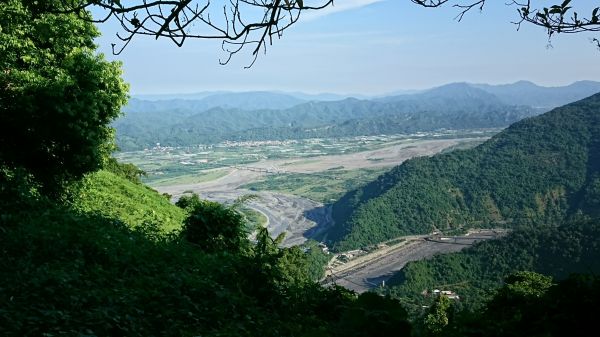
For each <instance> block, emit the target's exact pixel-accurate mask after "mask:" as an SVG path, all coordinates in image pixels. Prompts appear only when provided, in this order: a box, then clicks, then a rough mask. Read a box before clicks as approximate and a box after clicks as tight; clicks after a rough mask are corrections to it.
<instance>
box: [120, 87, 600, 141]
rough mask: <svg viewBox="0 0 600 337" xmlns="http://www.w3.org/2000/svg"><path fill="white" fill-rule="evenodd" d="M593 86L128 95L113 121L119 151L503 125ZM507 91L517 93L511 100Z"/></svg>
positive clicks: (594, 89) (593, 89) (595, 89)
mask: <svg viewBox="0 0 600 337" xmlns="http://www.w3.org/2000/svg"><path fill="white" fill-rule="evenodd" d="M524 87H526V88H528V89H527V90H525V89H522V88H524ZM598 91H600V82H591V81H585V82H576V83H574V84H572V85H569V86H566V87H556V88H545V87H540V86H536V85H535V84H533V83H530V82H517V83H514V84H511V85H503V86H490V85H475V84H468V83H453V84H448V85H444V86H441V87H437V88H433V89H430V90H425V91H421V92H416V93H410V94H407V93H404V94H400V95H391V96H386V97H379V98H373V99H357V98H343V99H338V100H331V99H337V98H340V97H337V96H335V95H332V94H323V95H306V94H299V93H278V92H245V93H227V92H210V93H198V94H186V95H170V96H169V95H166V96H160V97H158V98H159V99H156V100H141V99H138V98H133V99H131V100H130V102H129V105H128V106H126V107H125V108H124V109H123V111H124V113H125V115H124V116H123V117H122V118H120V119H119V120H117V121H115V123H114V126H115V128H116V129H117V142H118V145H119V147H120V148H121V149H122V150H137V149H143V148H147V147H151V146H154V145H155V144H156V143H161V144H163V145H167V146H187V145H194V144H200V143H212V142H219V141H223V140H264V139H302V138H312V137H343V136H357V135H373V134H386V133H388V134H389V133H405V132H415V131H432V130H438V129H467V128H489V127H504V126H508V125H509V124H511V123H513V122H516V121H518V120H520V119H522V118H525V117H529V116H533V115H536V114H539V113H542V112H544V111H547V110H548V109H549V108H550V107H552V106H554V105H555V104H562V103H563V102H570V101H573V100H576V99H580V98H583V97H586V96H589V95H590V92H593V93H595V92H598ZM511 92H515V93H518V95H517V94H515V95H514V99H512V100H511V98H510V97H511ZM177 97H179V98H177ZM182 97H183V98H182ZM146 98H153V97H146ZM154 98H157V97H154Z"/></svg>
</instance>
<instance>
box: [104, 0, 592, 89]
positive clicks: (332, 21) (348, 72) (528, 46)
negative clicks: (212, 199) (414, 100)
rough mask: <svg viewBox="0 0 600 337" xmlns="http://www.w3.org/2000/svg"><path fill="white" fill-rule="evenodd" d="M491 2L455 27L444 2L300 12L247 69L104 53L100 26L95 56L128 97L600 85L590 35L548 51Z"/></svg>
mask: <svg viewBox="0 0 600 337" xmlns="http://www.w3.org/2000/svg"><path fill="white" fill-rule="evenodd" d="M504 2H505V1H491V2H488V4H487V5H486V6H487V7H485V8H484V11H483V12H482V13H480V12H479V11H473V12H471V13H469V14H467V15H466V16H465V17H464V19H463V20H462V21H461V22H458V21H456V20H454V17H455V16H456V14H457V10H456V9H455V8H452V7H450V6H447V7H444V8H441V9H426V8H421V7H419V6H417V5H414V4H412V3H411V2H410V1H409V0H337V1H336V6H335V8H333V9H331V10H327V11H324V12H322V13H315V14H309V15H304V16H303V17H302V18H301V20H300V22H298V23H297V24H296V25H295V26H293V27H291V28H290V29H289V30H288V31H286V33H285V34H284V36H283V38H282V39H281V40H275V41H274V43H273V45H272V46H269V47H268V49H267V53H266V55H261V56H260V57H259V59H258V60H257V62H256V63H255V65H254V66H253V67H252V68H251V69H244V66H245V65H247V64H248V63H249V62H250V61H251V57H250V56H248V55H242V54H240V55H237V56H236V57H235V58H234V60H233V61H232V62H230V63H229V64H228V65H225V66H222V65H219V58H222V57H224V56H225V55H224V54H223V52H222V51H221V49H220V44H219V43H217V42H215V41H205V40H188V41H187V42H186V43H185V44H184V46H183V47H181V48H178V47H177V46H175V45H174V44H172V43H170V42H169V41H166V40H158V41H156V40H154V39H153V38H138V39H136V40H134V41H133V42H132V43H131V44H130V46H128V47H127V49H125V51H124V52H123V53H122V54H120V55H118V56H112V55H110V54H111V52H110V43H111V42H116V37H114V33H115V32H116V29H117V25H116V23H114V22H112V23H106V24H103V25H100V30H101V31H102V32H103V34H104V36H103V37H102V38H100V39H99V40H98V43H99V45H100V50H101V51H102V52H104V53H106V54H107V56H108V58H109V59H116V60H120V61H122V62H123V68H124V71H125V74H124V76H125V79H126V81H128V82H129V83H130V84H131V93H132V94H157V93H191V92H199V91H217V90H228V91H254V90H280V91H303V92H309V93H318V92H333V93H358V94H367V95H370V94H383V93H388V92H394V91H396V90H405V89H422V88H428V87H433V86H437V85H442V84H445V83H450V82H462V81H467V82H476V83H492V84H497V83H510V82H515V81H517V80H522V79H523V80H529V81H533V82H536V83H538V84H541V85H563V84H569V83H571V82H574V81H577V80H586V79H587V80H600V67H599V66H598V64H600V51H599V50H598V49H597V48H594V46H593V45H592V44H591V42H590V38H591V37H592V35H589V34H572V35H559V36H556V37H554V38H553V39H552V46H551V47H548V40H547V36H546V35H545V32H544V30H543V29H541V28H538V27H532V26H527V25H524V26H522V27H521V29H520V31H517V29H516V26H515V25H514V24H512V23H511V21H514V20H515V19H516V18H517V16H516V8H515V7H508V6H506V5H504Z"/></svg>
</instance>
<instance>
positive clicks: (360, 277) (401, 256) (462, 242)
mask: <svg viewBox="0 0 600 337" xmlns="http://www.w3.org/2000/svg"><path fill="white" fill-rule="evenodd" d="M505 234H506V232H505V231H502V230H481V231H478V232H474V233H471V234H469V235H464V236H456V237H448V238H447V240H432V239H431V238H418V237H414V236H413V237H411V239H410V240H409V241H407V242H405V243H403V244H400V245H399V248H398V249H392V250H390V251H389V253H388V254H384V255H383V256H377V255H375V256H374V258H372V259H363V260H364V262H363V263H360V264H357V265H356V266H355V267H354V268H340V267H337V268H333V270H331V271H329V273H330V274H331V277H329V278H328V279H326V280H325V283H330V282H335V283H336V284H338V285H340V286H343V287H345V288H348V289H351V290H354V291H356V292H359V293H361V292H365V291H368V290H370V289H373V288H376V287H378V286H380V285H381V284H382V282H383V281H387V280H388V279H389V278H390V277H392V275H393V274H394V273H395V272H397V271H399V270H400V269H402V268H403V267H404V266H405V265H406V264H407V263H408V262H411V261H418V260H423V259H427V258H430V257H432V256H434V255H437V254H447V253H453V252H458V251H460V250H462V249H464V248H467V247H470V246H471V245H472V244H473V243H475V242H478V241H483V240H489V239H495V238H498V237H501V236H503V235H505ZM337 270H340V272H337Z"/></svg>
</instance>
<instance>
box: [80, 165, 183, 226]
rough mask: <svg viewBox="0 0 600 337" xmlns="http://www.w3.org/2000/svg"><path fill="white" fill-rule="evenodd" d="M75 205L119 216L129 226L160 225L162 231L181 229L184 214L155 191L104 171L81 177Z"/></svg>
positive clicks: (90, 210)
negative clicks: (82, 178)
mask: <svg viewBox="0 0 600 337" xmlns="http://www.w3.org/2000/svg"><path fill="white" fill-rule="evenodd" d="M75 208H76V209H78V210H80V211H83V212H95V213H97V214H100V215H102V216H105V217H110V218H113V219H119V220H121V221H123V222H124V223H125V224H127V225H128V226H131V227H136V226H139V225H141V224H143V223H148V224H154V225H160V227H161V228H162V229H163V230H165V231H171V230H177V229H180V228H181V224H182V222H183V220H184V219H185V216H186V215H185V212H184V211H183V210H182V209H180V208H179V207H177V206H174V205H173V204H171V202H170V201H169V200H168V199H167V198H166V197H164V196H162V195H160V194H158V193H157V192H156V191H154V190H152V189H150V188H148V187H146V186H144V185H137V184H134V183H132V182H129V181H128V180H126V179H123V178H121V177H118V176H116V175H114V174H112V173H110V172H107V171H99V172H96V173H93V174H90V175H88V176H87V177H86V178H85V179H84V183H83V187H82V189H81V191H80V192H79V195H78V196H77V201H76V202H75Z"/></svg>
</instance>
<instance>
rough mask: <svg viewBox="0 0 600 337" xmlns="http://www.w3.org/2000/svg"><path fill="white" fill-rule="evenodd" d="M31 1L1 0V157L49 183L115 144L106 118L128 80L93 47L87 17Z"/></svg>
mask: <svg viewBox="0 0 600 337" xmlns="http://www.w3.org/2000/svg"><path fill="white" fill-rule="evenodd" d="M30 5H31V4H30V3H29V2H28V1H19V0H8V1H3V2H2V3H1V4H0V67H1V70H0V143H1V144H2V147H1V149H0V163H1V164H2V165H7V166H8V167H13V168H14V167H21V168H24V169H26V170H28V171H29V172H30V173H32V174H33V175H34V176H35V178H36V179H37V180H38V181H39V182H40V183H42V184H43V185H44V186H45V187H46V188H47V189H52V188H53V186H55V185H57V184H59V182H62V181H65V180H69V179H73V178H79V177H81V176H83V174H85V173H87V172H90V171H93V170H96V169H98V168H100V167H101V165H102V163H103V160H104V159H105V158H107V157H108V155H109V154H110V152H111V151H112V150H114V144H113V129H112V128H111V127H110V125H109V123H110V122H111V121H112V120H113V119H114V118H116V117H117V116H118V115H119V111H120V108H121V106H122V105H123V104H124V103H125V102H126V92H127V85H125V83H124V82H123V80H122V79H121V77H120V75H121V69H120V65H119V63H116V62H107V61H106V60H105V59H104V57H103V56H102V55H97V54H95V52H94V51H95V49H96V46H95V45H94V43H93V39H94V38H95V37H97V36H98V35H99V33H98V31H97V30H96V28H95V27H94V26H93V24H92V23H90V22H87V21H84V20H79V19H78V18H77V17H76V16H75V15H72V14H57V15H55V14H48V13H38V12H36V10H35V8H34V7H31V6H30ZM67 32H68V33H67Z"/></svg>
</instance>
